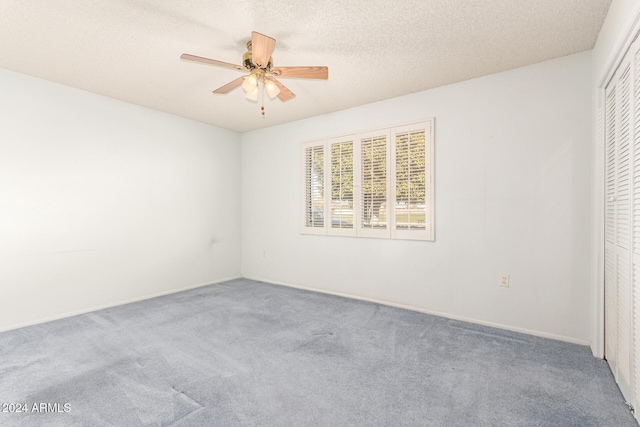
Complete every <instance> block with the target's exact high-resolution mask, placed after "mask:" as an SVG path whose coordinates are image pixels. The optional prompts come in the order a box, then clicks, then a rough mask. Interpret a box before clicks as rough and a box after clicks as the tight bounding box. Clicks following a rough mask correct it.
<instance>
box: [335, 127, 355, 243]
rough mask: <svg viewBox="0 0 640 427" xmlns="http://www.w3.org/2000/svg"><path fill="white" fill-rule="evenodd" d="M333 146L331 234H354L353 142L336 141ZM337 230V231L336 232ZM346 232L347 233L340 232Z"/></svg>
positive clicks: (348, 140) (349, 140) (347, 140)
mask: <svg viewBox="0 0 640 427" xmlns="http://www.w3.org/2000/svg"><path fill="white" fill-rule="evenodd" d="M329 145H330V146H331V159H330V165H329V166H330V168H331V169H330V170H331V178H330V179H331V194H330V197H331V201H330V206H329V208H330V210H331V228H332V229H333V230H332V231H333V232H332V233H331V234H346V235H352V234H353V233H352V232H351V230H353V223H354V220H353V202H354V197H353V140H352V139H346V140H344V139H336V140H332V141H330V142H329ZM336 229H337V230H336ZM338 230H340V231H346V232H338Z"/></svg>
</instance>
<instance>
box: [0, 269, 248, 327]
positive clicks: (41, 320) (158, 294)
mask: <svg viewBox="0 0 640 427" xmlns="http://www.w3.org/2000/svg"><path fill="white" fill-rule="evenodd" d="M241 278H242V276H235V277H227V278H224V279H218V280H214V281H213V282H206V283H198V284H196V285H190V286H185V287H182V288H176V289H169V290H167V291H162V292H156V293H153V294H149V295H144V296H140V297H135V298H128V299H125V300H120V301H117V302H114V303H109V304H102V305H96V306H93V307H89V308H83V309H80V310H74V311H70V312H66V313H61V314H56V315H53V316H47V317H41V318H39V319H36V320H33V321H29V322H25V323H18V324H15V325H10V326H8V327H4V328H0V332H6V331H11V330H14V329H20V328H24V327H27V326H33V325H39V324H40V323H45V322H51V321H52V320H59V319H64V318H66V317H71V316H77V315H79V314H85V313H91V312H92V311H98V310H103V309H105V308H111V307H116V306H119V305H125V304H131V303H132V302H138V301H144V300H148V299H151V298H156V297H161V296H164V295H170V294H175V293H178V292H183V291H188V290H190V289H196V288H202V287H204V286H209V285H215V284H216V283H222V282H227V281H229V280H234V279H241Z"/></svg>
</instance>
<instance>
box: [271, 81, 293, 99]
mask: <svg viewBox="0 0 640 427" xmlns="http://www.w3.org/2000/svg"><path fill="white" fill-rule="evenodd" d="M271 80H272V81H273V82H274V83H275V84H276V86H278V89H280V93H279V94H278V99H279V100H280V101H282V102H284V101H288V100H290V99H291V98H295V96H296V94H295V93H293V92H291V91H290V90H289V89H287V88H286V86H285V85H283V84H282V83H280V82H279V81H278V80H276V79H275V78H273V77H271Z"/></svg>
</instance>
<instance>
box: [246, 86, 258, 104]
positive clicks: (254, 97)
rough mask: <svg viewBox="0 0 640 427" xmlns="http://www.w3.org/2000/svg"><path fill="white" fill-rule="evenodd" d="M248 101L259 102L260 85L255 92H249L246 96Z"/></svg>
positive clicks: (255, 88)
mask: <svg viewBox="0 0 640 427" xmlns="http://www.w3.org/2000/svg"><path fill="white" fill-rule="evenodd" d="M245 96H246V98H247V99H250V100H252V101H257V100H258V85H255V86H254V88H253V90H252V91H251V92H247V94H246V95H245Z"/></svg>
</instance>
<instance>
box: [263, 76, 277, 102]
mask: <svg viewBox="0 0 640 427" xmlns="http://www.w3.org/2000/svg"><path fill="white" fill-rule="evenodd" d="M264 88H265V89H266V90H267V95H269V98H275V97H276V96H278V94H279V93H280V88H279V87H278V86H276V84H275V83H274V82H273V80H271V79H265V81H264Z"/></svg>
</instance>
